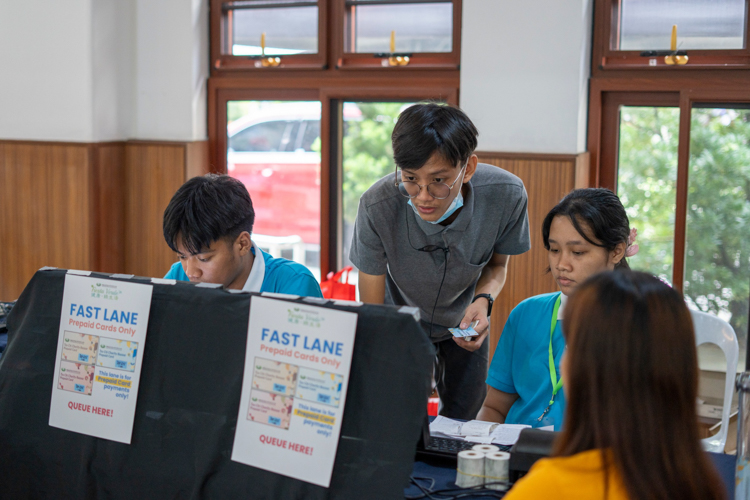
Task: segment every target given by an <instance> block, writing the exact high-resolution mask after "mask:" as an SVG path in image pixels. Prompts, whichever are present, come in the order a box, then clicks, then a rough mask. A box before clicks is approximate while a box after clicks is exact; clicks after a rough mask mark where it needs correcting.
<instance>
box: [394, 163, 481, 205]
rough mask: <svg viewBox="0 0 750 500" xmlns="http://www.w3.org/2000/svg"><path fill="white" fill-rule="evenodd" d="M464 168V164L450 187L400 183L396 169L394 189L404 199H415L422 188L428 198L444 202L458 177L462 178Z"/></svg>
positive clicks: (434, 183) (443, 184)
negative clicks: (396, 189)
mask: <svg viewBox="0 0 750 500" xmlns="http://www.w3.org/2000/svg"><path fill="white" fill-rule="evenodd" d="M465 168H466V164H464V166H463V167H461V170H459V172H458V175H456V178H455V180H454V181H453V183H452V184H451V185H450V186H449V185H448V184H446V183H445V182H430V183H429V184H417V183H416V182H412V181H403V180H402V181H401V182H398V168H396V187H397V188H398V192H399V193H401V194H402V195H404V196H405V197H406V198H416V197H417V196H419V193H420V192H421V191H422V188H426V189H427V193H428V194H429V195H430V196H432V197H433V198H435V199H437V200H444V199H446V198H447V197H448V196H450V194H451V189H453V186H455V185H456V182H458V178H459V176H461V177H463V176H462V175H461V173H462V172H463V171H464V169H465ZM402 172H403V171H402Z"/></svg>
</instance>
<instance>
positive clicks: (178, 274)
mask: <svg viewBox="0 0 750 500" xmlns="http://www.w3.org/2000/svg"><path fill="white" fill-rule="evenodd" d="M164 279H167V280H177V281H190V280H189V279H188V277H187V274H185V270H184V269H183V268H182V264H180V263H179V262H175V263H174V264H172V267H170V268H169V272H167V274H166V275H164Z"/></svg>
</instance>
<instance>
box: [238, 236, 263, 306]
mask: <svg viewBox="0 0 750 500" xmlns="http://www.w3.org/2000/svg"><path fill="white" fill-rule="evenodd" d="M252 243H253V248H252V249H251V251H252V252H253V256H254V258H253V267H252V268H251V269H250V275H249V276H248V277H247V281H246V282H245V286H243V287H242V289H243V290H244V291H246V292H256V293H257V292H260V289H261V287H262V286H263V280H264V279H266V259H265V256H264V255H263V251H262V250H261V249H260V248H258V246H257V245H256V244H255V242H254V241H253V242H252Z"/></svg>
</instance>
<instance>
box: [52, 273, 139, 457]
mask: <svg viewBox="0 0 750 500" xmlns="http://www.w3.org/2000/svg"><path fill="white" fill-rule="evenodd" d="M152 291H153V287H152V286H151V285H141V284H137V283H126V282H122V281H114V280H103V279H98V278H88V277H83V276H75V275H70V274H68V275H66V276H65V290H64V292H63V304H62V314H61V315H60V333H59V336H58V340H57V356H56V358H55V372H54V382H53V386H52V402H51V404H50V413H49V425H51V426H52V427H59V428H60V429H66V430H69V431H74V432H80V433H81V434H87V435H89V436H95V437H99V438H103V439H109V440H112V441H118V442H121V443H128V444H130V438H131V435H132V433H133V419H134V417H135V405H136V400H137V398H138V382H139V380H140V376H141V364H142V363H141V361H142V360H143V348H144V345H145V342H146V326H147V325H148V316H149V311H150V309H151V292H152Z"/></svg>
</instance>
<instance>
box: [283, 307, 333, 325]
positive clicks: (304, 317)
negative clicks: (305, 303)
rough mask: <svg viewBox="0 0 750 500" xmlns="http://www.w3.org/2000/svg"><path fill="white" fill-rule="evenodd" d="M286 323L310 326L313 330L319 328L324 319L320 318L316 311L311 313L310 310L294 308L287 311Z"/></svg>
mask: <svg viewBox="0 0 750 500" xmlns="http://www.w3.org/2000/svg"><path fill="white" fill-rule="evenodd" d="M287 321H288V322H289V323H292V324H293V325H304V326H311V327H313V328H320V327H321V325H322V323H323V322H324V321H325V318H321V317H320V314H319V313H318V311H312V310H310V309H301V308H299V307H295V308H293V309H287Z"/></svg>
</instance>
